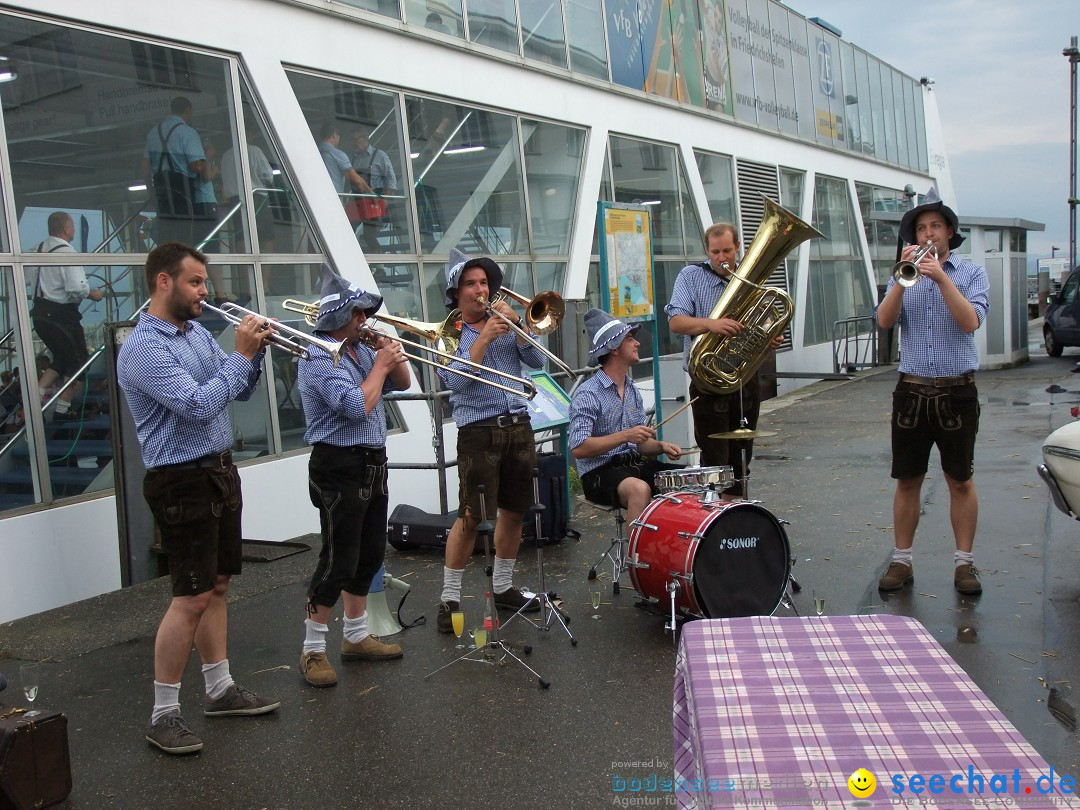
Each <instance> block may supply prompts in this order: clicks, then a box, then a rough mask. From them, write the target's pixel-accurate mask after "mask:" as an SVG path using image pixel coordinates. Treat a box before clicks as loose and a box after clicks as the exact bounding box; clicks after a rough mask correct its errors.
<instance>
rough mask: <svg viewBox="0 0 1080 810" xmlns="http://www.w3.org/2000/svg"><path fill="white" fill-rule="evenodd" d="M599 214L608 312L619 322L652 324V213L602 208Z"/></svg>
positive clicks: (608, 206)
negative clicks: (633, 321)
mask: <svg viewBox="0 0 1080 810" xmlns="http://www.w3.org/2000/svg"><path fill="white" fill-rule="evenodd" d="M600 212H601V213H600V215H601V217H602V220H603V221H602V223H601V225H602V227H601V233H602V234H603V235H604V240H603V243H602V246H601V254H602V255H601V257H600V261H601V264H602V265H603V266H604V267H605V268H606V271H607V293H608V302H609V306H610V309H609V312H611V314H612V315H614V316H615V317H616V318H619V319H620V320H649V319H651V318H652V317H653V315H654V314H655V313H654V299H653V263H652V234H651V219H650V214H649V210H648V209H647V208H644V207H641V206H633V207H630V206H625V207H616V206H614V205H608V204H603V205H602V206H601V209H600Z"/></svg>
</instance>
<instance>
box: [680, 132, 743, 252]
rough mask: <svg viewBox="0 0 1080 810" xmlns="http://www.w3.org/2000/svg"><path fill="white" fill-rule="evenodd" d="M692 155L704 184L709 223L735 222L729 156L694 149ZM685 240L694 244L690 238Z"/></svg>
mask: <svg viewBox="0 0 1080 810" xmlns="http://www.w3.org/2000/svg"><path fill="white" fill-rule="evenodd" d="M694 157H695V158H696V159H697V165H698V172H699V173H700V174H701V184H702V185H703V186H705V197H706V199H707V200H708V201H709V219H710V224H712V223H714V222H735V178H734V173H733V169H732V166H731V158H730V157H728V156H727V155H714V154H711V153H709V152H699V151H696V150H695V152H694ZM687 241H688V243H689V244H694V242H693V241H692V240H689V239H688V240H687Z"/></svg>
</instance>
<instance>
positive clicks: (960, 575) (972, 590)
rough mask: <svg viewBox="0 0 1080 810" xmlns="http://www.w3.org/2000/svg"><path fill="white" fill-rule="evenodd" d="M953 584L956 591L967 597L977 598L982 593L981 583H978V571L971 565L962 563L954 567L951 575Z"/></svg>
mask: <svg viewBox="0 0 1080 810" xmlns="http://www.w3.org/2000/svg"><path fill="white" fill-rule="evenodd" d="M953 584H954V585H955V586H956V590H957V591H959V592H960V593H963V594H967V595H968V596H978V595H979V594H980V593H982V583H981V582H979V569H978V568H976V567H975V566H974V565H972V564H971V563H963V564H962V565H958V566H956V573H955V574H953Z"/></svg>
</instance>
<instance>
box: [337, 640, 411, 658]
mask: <svg viewBox="0 0 1080 810" xmlns="http://www.w3.org/2000/svg"><path fill="white" fill-rule="evenodd" d="M401 655H402V652H401V645H400V644H387V643H386V642H384V641H380V640H379V637H378V636H364V637H363V638H362V639H360V642H359V643H357V644H353V643H352V642H351V641H349V640H348V639H346V638H343V639H342V640H341V660H342V661H355V660H356V659H358V658H359V659H360V660H361V661H392V660H394V659H395V658H401Z"/></svg>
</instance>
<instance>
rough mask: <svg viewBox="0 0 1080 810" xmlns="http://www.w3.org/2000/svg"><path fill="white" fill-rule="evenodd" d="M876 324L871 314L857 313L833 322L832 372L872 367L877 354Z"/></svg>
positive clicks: (875, 362)
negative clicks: (851, 316)
mask: <svg viewBox="0 0 1080 810" xmlns="http://www.w3.org/2000/svg"><path fill="white" fill-rule="evenodd" d="M877 341H878V325H877V318H875V317H874V316H873V315H857V316H855V317H853V318H844V319H843V320H839V321H834V322H833V332H832V350H833V373H834V374H839V373H840V372H841V371H843V372H845V373H849V374H850V373H851V372H853V371H858V370H859V369H860V368H874V367H875V366H877V364H878V356H877Z"/></svg>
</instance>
